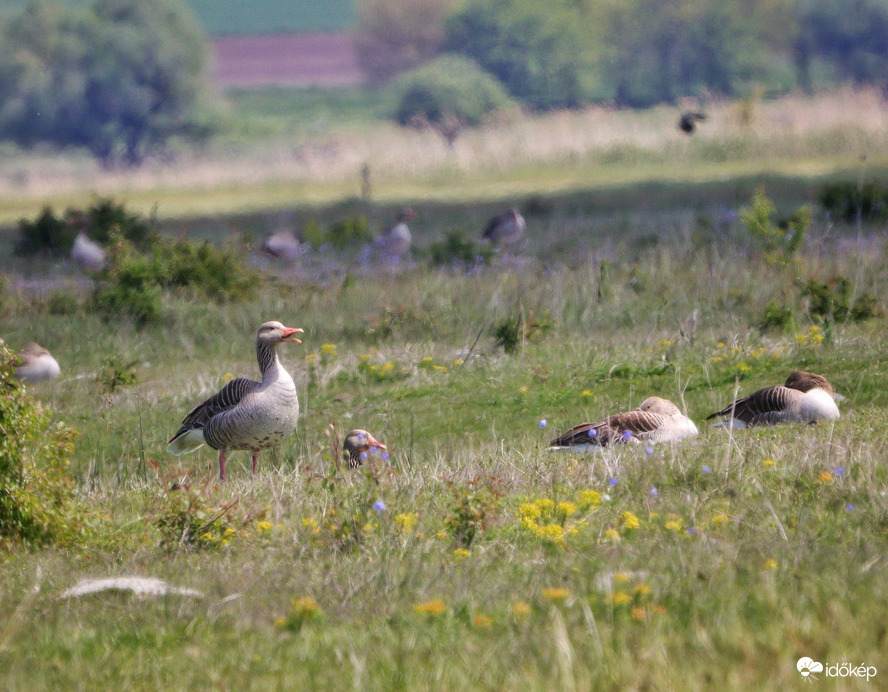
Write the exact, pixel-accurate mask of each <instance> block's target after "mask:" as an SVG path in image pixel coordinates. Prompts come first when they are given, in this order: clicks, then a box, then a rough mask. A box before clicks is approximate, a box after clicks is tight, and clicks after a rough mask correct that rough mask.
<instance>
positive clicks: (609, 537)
mask: <svg viewBox="0 0 888 692" xmlns="http://www.w3.org/2000/svg"><path fill="white" fill-rule="evenodd" d="M604 540H606V541H612V542H614V543H617V542H619V540H620V532H619V531H617V530H616V529H608V530H607V531H605V532H604Z"/></svg>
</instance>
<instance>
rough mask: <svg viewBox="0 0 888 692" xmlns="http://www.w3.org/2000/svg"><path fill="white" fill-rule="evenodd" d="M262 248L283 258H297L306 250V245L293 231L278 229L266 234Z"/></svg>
mask: <svg viewBox="0 0 888 692" xmlns="http://www.w3.org/2000/svg"><path fill="white" fill-rule="evenodd" d="M262 250H263V251H264V252H267V253H268V254H269V255H271V256H272V257H280V258H282V259H289V260H292V259H296V258H297V257H299V255H301V254H303V253H304V252H305V246H304V245H303V244H302V243H300V242H299V240H298V239H297V238H296V236H295V235H294V234H293V232H292V231H286V230H281V231H276V232H275V233H270V234H269V235H267V236H265V240H263V241H262Z"/></svg>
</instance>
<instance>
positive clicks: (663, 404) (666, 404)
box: [638, 396, 681, 416]
mask: <svg viewBox="0 0 888 692" xmlns="http://www.w3.org/2000/svg"><path fill="white" fill-rule="evenodd" d="M638 410H639V411H648V412H650V413H659V414H661V415H664V416H674V415H675V414H676V413H681V412H680V411H679V410H678V407H677V406H676V405H675V404H673V403H672V402H671V401H669V399H663V398H662V397H659V396H649V397H648V398H647V399H645V400H644V401H642V402H641V405H640V406H639V407H638Z"/></svg>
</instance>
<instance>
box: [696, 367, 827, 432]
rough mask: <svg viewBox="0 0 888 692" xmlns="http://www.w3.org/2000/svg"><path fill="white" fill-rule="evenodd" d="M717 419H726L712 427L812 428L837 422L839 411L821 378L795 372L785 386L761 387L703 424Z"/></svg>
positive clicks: (711, 416)
mask: <svg viewBox="0 0 888 692" xmlns="http://www.w3.org/2000/svg"><path fill="white" fill-rule="evenodd" d="M718 416H727V420H724V421H722V422H720V423H716V425H728V426H731V427H734V428H745V427H747V426H752V425H775V424H777V423H809V424H814V423H816V422H817V421H818V420H835V419H836V418H838V417H839V407H838V406H836V402H835V400H834V399H833V388H832V386H831V385H830V384H829V382H827V381H826V378H825V377H823V376H822V375H815V374H814V373H810V372H803V371H800V370H799V371H795V372H792V373H790V375H789V377H787V378H786V383H785V384H777V385H773V386H771V387H764V388H763V389H759V390H758V391H756V392H753V393H752V394H750V395H749V396H745V397H743V398H742V399H737V400H736V401H734V402H732V403H731V404H729V405H728V406H725V407H724V408H723V409H722V410H721V411H716V412H715V413H712V414H710V415H708V416H706V420H711V419H712V418H717V417H718Z"/></svg>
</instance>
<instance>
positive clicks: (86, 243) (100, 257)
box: [71, 233, 105, 272]
mask: <svg viewBox="0 0 888 692" xmlns="http://www.w3.org/2000/svg"><path fill="white" fill-rule="evenodd" d="M71 259H72V260H74V263H75V264H76V265H77V266H78V267H80V268H81V269H88V270H89V271H96V272H97V271H99V270H101V269H102V268H103V267H104V266H105V250H104V248H102V246H101V245H99V244H98V243H97V242H95V241H93V240H90V239H89V238H88V237H87V236H86V234H85V233H78V234H77V237H76V238H74V245H72V246H71Z"/></svg>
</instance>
